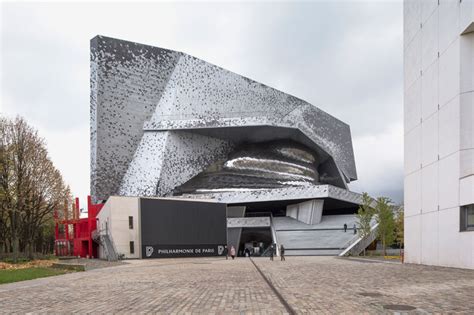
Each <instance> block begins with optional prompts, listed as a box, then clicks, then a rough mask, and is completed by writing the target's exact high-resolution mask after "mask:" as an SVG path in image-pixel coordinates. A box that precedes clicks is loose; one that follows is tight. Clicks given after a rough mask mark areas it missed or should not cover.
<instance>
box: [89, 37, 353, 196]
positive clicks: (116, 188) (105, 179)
mask: <svg viewBox="0 0 474 315" xmlns="http://www.w3.org/2000/svg"><path fill="white" fill-rule="evenodd" d="M355 179H357V173H356V167H355V162H354V154H353V149H352V141H351V133H350V128H349V126H348V125H347V124H345V123H343V122H342V121H340V120H338V119H336V118H334V117H333V116H331V115H329V114H327V113H325V112H324V111H322V110H320V109H318V108H317V107H315V106H314V105H311V104H309V103H307V102H305V101H303V100H301V99H298V98H296V97H294V96H291V95H288V94H285V93H283V92H281V91H278V90H276V89H273V88H271V87H268V86H265V85H263V84H261V83H258V82H255V81H252V80H250V79H248V78H245V77H242V76H240V75H237V74H235V73H232V72H230V71H227V70H225V69H222V68H220V67H217V66H215V65H212V64H210V63H207V62H205V61H203V60H200V59H197V58H195V57H192V56H189V55H187V54H184V53H181V52H176V51H171V50H167V49H162V48H157V47H151V46H146V45H141V44H136V43H131V42H126V41H122V40H117V39H112V38H107V37H102V36H97V37H95V38H94V39H92V40H91V194H92V196H93V198H94V200H105V199H107V198H108V197H109V196H111V195H123V196H170V195H180V194H201V193H225V192H245V193H246V194H248V193H249V192H250V193H252V194H253V195H258V194H259V191H261V192H263V191H268V190H272V189H280V190H281V189H283V190H285V189H290V190H291V189H295V188H298V187H300V190H301V188H302V189H303V190H311V188H317V187H319V186H321V187H327V186H326V185H329V186H330V187H334V186H335V187H339V188H342V190H343V191H346V189H347V183H349V182H350V181H352V180H355ZM303 190H302V191H303ZM234 196H236V195H235V194H234Z"/></svg>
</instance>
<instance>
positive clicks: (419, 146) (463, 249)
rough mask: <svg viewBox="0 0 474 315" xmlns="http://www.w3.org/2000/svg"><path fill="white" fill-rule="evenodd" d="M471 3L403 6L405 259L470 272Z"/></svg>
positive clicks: (426, 0)
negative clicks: (465, 269)
mask: <svg viewBox="0 0 474 315" xmlns="http://www.w3.org/2000/svg"><path fill="white" fill-rule="evenodd" d="M473 31H474V0H405V1H404V68H405V69H404V80H405V86H404V89H405V95H404V109H405V114H404V116H405V132H404V137H405V183H404V185H405V260H406V262H409V263H421V264H427V265H439V266H450V267H461V268H474V127H473V125H474V33H473Z"/></svg>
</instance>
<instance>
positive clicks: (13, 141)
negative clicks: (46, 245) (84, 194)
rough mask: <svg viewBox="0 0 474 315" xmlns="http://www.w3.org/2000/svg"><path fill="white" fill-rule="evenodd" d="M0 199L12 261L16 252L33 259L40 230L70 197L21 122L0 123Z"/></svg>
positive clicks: (34, 134) (34, 136)
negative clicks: (23, 253) (24, 252)
mask: <svg viewBox="0 0 474 315" xmlns="http://www.w3.org/2000/svg"><path fill="white" fill-rule="evenodd" d="M0 197H1V200H0V208H1V210H0V211H1V212H0V218H1V219H0V220H1V221H0V224H3V225H4V226H5V227H6V230H8V231H9V233H8V235H4V237H5V239H7V237H8V238H9V244H10V245H9V246H10V247H11V248H10V250H11V252H12V253H13V260H14V261H17V259H18V254H19V252H20V249H23V250H25V251H26V253H27V254H28V256H29V257H33V253H34V251H35V248H34V245H35V244H36V240H37V239H38V237H39V236H40V233H41V231H42V226H43V225H45V224H46V223H47V222H48V221H49V222H50V221H52V220H53V213H54V210H55V209H57V208H59V207H60V205H61V204H62V203H63V201H64V200H65V199H67V198H70V193H69V189H68V188H67V187H66V186H65V184H64V182H63V179H62V176H61V174H60V172H59V171H58V170H57V169H56V168H55V167H54V165H53V163H52V162H51V160H50V159H49V157H48V152H47V149H46V145H45V143H44V140H43V139H42V138H40V137H39V136H38V133H37V131H36V130H34V129H33V128H32V127H30V126H28V124H27V123H26V121H25V120H24V119H22V118H16V119H15V120H8V119H5V118H1V119H0ZM4 246H5V247H6V245H4ZM20 247H21V248H20Z"/></svg>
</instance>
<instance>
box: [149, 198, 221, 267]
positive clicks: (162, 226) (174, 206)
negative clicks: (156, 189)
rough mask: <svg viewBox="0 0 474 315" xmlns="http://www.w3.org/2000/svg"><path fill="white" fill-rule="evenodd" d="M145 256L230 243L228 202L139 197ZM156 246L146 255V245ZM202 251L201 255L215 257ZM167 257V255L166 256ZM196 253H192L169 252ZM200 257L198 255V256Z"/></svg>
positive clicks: (216, 253) (213, 254)
mask: <svg viewBox="0 0 474 315" xmlns="http://www.w3.org/2000/svg"><path fill="white" fill-rule="evenodd" d="M140 217H141V239H142V257H143V258H149V257H163V256H159V255H158V256H157V255H156V254H157V253H158V250H159V249H179V248H206V246H207V247H209V248H216V247H217V246H218V245H221V246H224V245H225V244H226V242H227V231H226V229H227V221H226V220H227V219H226V205H225V204H222V203H214V202H195V201H181V200H162V199H145V198H142V199H141V200H140ZM150 246H152V247H154V250H153V252H154V253H153V255H151V256H149V257H148V256H147V253H146V247H150ZM215 255H218V252H217V251H216V252H215V253H208V252H206V253H203V255H200V256H215ZM165 256H166V255H165ZM174 256H193V255H168V257H174ZM198 256H199V255H198Z"/></svg>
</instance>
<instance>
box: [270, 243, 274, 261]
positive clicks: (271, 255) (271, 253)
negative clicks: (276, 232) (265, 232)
mask: <svg viewBox="0 0 474 315" xmlns="http://www.w3.org/2000/svg"><path fill="white" fill-rule="evenodd" d="M274 250H275V248H274V247H273V244H272V245H270V260H271V261H273V251H274Z"/></svg>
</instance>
